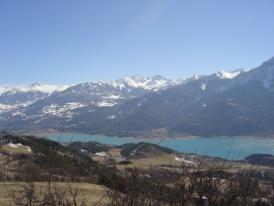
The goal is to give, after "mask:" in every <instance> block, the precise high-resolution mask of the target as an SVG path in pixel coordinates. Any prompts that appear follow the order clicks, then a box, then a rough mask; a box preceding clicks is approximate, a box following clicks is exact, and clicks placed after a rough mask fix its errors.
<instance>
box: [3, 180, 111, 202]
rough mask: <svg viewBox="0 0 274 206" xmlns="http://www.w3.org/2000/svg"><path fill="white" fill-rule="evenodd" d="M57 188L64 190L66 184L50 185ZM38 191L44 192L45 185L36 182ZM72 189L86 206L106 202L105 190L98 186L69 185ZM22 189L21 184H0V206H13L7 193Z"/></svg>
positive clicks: (85, 184) (84, 184)
mask: <svg viewBox="0 0 274 206" xmlns="http://www.w3.org/2000/svg"><path fill="white" fill-rule="evenodd" d="M52 184H54V185H55V184H56V185H57V187H61V188H65V187H67V186H68V183H52ZM35 185H36V186H37V188H38V190H41V191H43V190H45V189H46V187H47V183H41V182H36V183H35ZM70 185H71V186H72V188H73V189H77V190H79V194H80V198H84V199H85V200H86V201H87V205H94V204H95V203H97V202H98V201H100V200H101V199H102V201H101V202H100V203H101V205H104V204H105V203H106V202H107V199H106V198H104V197H105V194H106V191H107V189H106V188H105V187H103V186H100V185H95V184H87V183H70ZM21 188H22V183H19V182H8V183H6V184H4V183H0V205H1V206H14V204H13V202H12V200H10V199H9V191H18V190H20V189H21Z"/></svg>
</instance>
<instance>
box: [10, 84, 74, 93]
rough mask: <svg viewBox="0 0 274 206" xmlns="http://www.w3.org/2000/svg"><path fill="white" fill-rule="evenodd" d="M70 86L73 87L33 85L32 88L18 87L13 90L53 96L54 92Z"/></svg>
mask: <svg viewBox="0 0 274 206" xmlns="http://www.w3.org/2000/svg"><path fill="white" fill-rule="evenodd" d="M70 86H71V85H54V84H40V83H33V84H31V85H30V86H18V87H15V88H13V89H14V90H16V91H21V92H31V91H33V92H35V91H39V92H43V93H48V94H51V93H53V92H59V91H63V90H65V89H67V88H68V87H70Z"/></svg>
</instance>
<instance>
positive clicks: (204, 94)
mask: <svg viewBox="0 0 274 206" xmlns="http://www.w3.org/2000/svg"><path fill="white" fill-rule="evenodd" d="M273 71H274V57H273V58H271V59H270V60H268V61H266V62H264V63H263V64H261V65H260V66H259V67H257V68H255V69H252V70H249V71H246V70H235V71H232V72H225V71H219V72H217V73H215V74H212V75H201V76H199V75H194V76H193V77H191V78H188V79H178V80H170V79H166V78H164V77H161V76H153V77H141V76H132V77H125V78H121V79H118V80H114V81H107V82H87V83H81V84H77V85H67V86H63V85H62V86H59V85H41V84H38V83H35V84H33V85H31V86H29V87H17V88H9V87H0V129H1V130H12V131H14V130H25V131H32V130H58V131H60V130H61V131H74V132H85V133H92V134H106V135H117V136H149V137H154V136H184V135H186V136H187V135H198V136H224V135H233V136H238V135H241V136H242V135H243V136H246V135H260V136H270V135H271V136H272V135H273V134H274V126H273V125H274V72H273Z"/></svg>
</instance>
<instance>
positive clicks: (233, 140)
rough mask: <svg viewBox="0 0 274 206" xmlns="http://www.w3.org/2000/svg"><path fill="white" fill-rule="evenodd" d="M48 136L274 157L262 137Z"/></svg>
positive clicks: (270, 145)
mask: <svg viewBox="0 0 274 206" xmlns="http://www.w3.org/2000/svg"><path fill="white" fill-rule="evenodd" d="M46 136H47V137H48V138H49V139H51V140H54V141H60V142H71V141H82V142H88V141H97V142H100V143H105V144H112V145H121V144H124V143H137V142H149V143H154V144H159V145H161V146H165V147H169V148H171V149H174V150H177V151H179V152H186V153H197V154H202V155H209V156H215V157H222V158H226V159H232V160H240V159H243V158H244V157H246V156H248V155H250V154H254V153H267V154H273V155H274V139H270V138H260V137H193V138H192V137H191V138H180V139H179V138H169V139H140V138H131V137H108V136H102V135H88V134H79V133H62V135H60V133H50V134H46Z"/></svg>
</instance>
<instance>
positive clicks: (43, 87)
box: [0, 83, 69, 114]
mask: <svg viewBox="0 0 274 206" xmlns="http://www.w3.org/2000/svg"><path fill="white" fill-rule="evenodd" d="M68 87H69V86H68V85H49V84H39V83H34V84H32V85H30V86H17V87H8V86H0V114H1V113H5V112H8V111H11V110H14V109H17V108H22V107H26V106H28V105H30V104H32V103H34V102H36V101H38V100H41V99H44V98H46V97H48V96H50V95H51V94H53V93H55V92H60V91H63V90H65V89H67V88H68Z"/></svg>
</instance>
